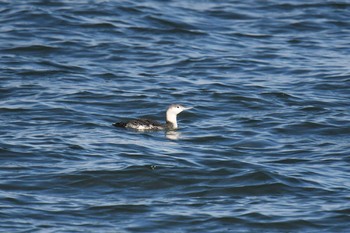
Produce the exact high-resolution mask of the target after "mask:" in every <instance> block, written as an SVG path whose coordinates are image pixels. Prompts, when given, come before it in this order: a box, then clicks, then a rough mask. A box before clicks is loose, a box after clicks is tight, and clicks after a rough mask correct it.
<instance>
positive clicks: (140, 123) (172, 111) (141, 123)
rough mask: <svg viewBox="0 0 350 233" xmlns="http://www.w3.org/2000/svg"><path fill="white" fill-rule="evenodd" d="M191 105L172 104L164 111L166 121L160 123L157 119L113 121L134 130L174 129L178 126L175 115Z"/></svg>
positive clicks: (117, 125)
mask: <svg viewBox="0 0 350 233" xmlns="http://www.w3.org/2000/svg"><path fill="white" fill-rule="evenodd" d="M191 108H192V107H184V106H182V105H180V104H172V105H170V106H169V107H168V110H167V111H166V123H165V124H161V123H159V122H157V121H153V120H149V119H135V120H131V121H128V122H117V123H114V124H113V126H115V127H122V128H130V129H136V130H175V129H177V128H178V125H177V120H176V116H177V114H179V113H180V112H182V111H184V110H188V109H191Z"/></svg>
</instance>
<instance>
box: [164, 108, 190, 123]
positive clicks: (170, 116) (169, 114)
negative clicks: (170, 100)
mask: <svg viewBox="0 0 350 233" xmlns="http://www.w3.org/2000/svg"><path fill="white" fill-rule="evenodd" d="M191 108H192V107H189V108H186V107H184V106H182V105H180V104H172V105H170V106H169V108H168V110H167V111H166V121H167V122H170V123H171V124H172V125H173V128H174V129H176V128H177V120H176V116H177V114H179V113H180V112H182V111H184V110H188V109H191Z"/></svg>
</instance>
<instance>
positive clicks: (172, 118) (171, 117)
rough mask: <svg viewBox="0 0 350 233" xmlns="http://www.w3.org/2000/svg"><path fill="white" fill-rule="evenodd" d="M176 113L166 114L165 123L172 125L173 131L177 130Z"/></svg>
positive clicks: (169, 112)
mask: <svg viewBox="0 0 350 233" xmlns="http://www.w3.org/2000/svg"><path fill="white" fill-rule="evenodd" d="M176 115H177V114H176V113H173V112H171V111H167V112H166V121H167V122H170V123H172V124H173V127H174V129H177V120H176Z"/></svg>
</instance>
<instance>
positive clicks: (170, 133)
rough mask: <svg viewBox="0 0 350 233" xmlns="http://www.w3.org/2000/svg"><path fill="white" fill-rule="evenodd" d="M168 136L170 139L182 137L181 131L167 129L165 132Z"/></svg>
mask: <svg viewBox="0 0 350 233" xmlns="http://www.w3.org/2000/svg"><path fill="white" fill-rule="evenodd" d="M165 136H166V138H168V139H170V140H178V139H180V136H181V133H180V132H179V131H175V130H172V131H167V132H166V133H165Z"/></svg>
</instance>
